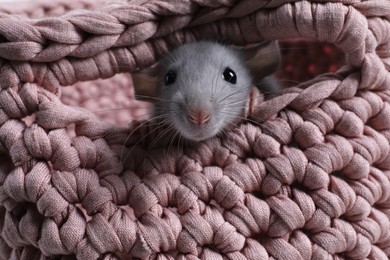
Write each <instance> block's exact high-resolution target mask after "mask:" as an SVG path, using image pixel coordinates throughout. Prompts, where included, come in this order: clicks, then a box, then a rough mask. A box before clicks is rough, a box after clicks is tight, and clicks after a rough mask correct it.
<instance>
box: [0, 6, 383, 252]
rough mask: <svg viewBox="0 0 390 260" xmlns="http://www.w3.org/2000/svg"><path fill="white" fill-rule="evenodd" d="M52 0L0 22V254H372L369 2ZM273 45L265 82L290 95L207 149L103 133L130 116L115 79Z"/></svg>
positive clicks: (379, 53) (374, 175)
mask: <svg viewBox="0 0 390 260" xmlns="http://www.w3.org/2000/svg"><path fill="white" fill-rule="evenodd" d="M67 2H68V4H67V3H66V2H65V1H61V2H57V3H58V4H57V5H56V8H59V9H57V10H60V11H58V12H51V10H53V8H54V6H55V5H54V4H53V5H51V6H53V7H50V8H47V9H45V8H43V9H42V8H41V9H40V10H41V11H39V12H37V13H36V15H32V14H33V13H34V10H37V9H36V8H38V6H37V5H31V6H29V7H23V8H26V9H23V12H24V13H25V15H21V13H23V12H21V11H18V10H17V8H14V9H10V8H8V9H7V10H8V11H6V13H2V14H0V35H1V37H0V79H1V80H0V89H1V91H0V162H1V163H0V203H1V208H0V220H1V221H0V223H1V225H0V227H1V239H0V257H1V258H2V259H52V258H56V259H57V258H58V259H75V258H77V259H132V258H141V259H173V258H175V259H199V258H200V259H388V257H389V256H390V221H389V218H390V199H389V197H390V180H389V178H390V172H389V170H390V157H389V149H390V146H389V140H390V106H389V94H390V93H389V89H390V73H389V69H390V5H389V2H388V1H387V0H371V1H360V0H332V1H329V2H326V1H325V0H324V1H316V2H307V1H296V2H295V1H287V0H275V1H269V0H259V1H253V0H241V1H234V0H202V1H193V0H180V1H174V0H169V1H166V0H153V1H145V0H134V1H130V2H128V3H127V2H125V1H122V2H116V3H111V4H108V5H105V6H100V7H97V6H88V5H83V4H81V7H83V8H98V9H95V10H74V11H71V10H69V11H67V10H68V9H72V8H73V7H72V6H70V4H69V3H70V2H71V1H67ZM79 2H80V3H84V2H85V1H81V0H79ZM42 5H43V2H42ZM75 8H78V7H77V6H76V7H75ZM1 10H5V9H3V8H1ZM42 10H43V11H42ZM46 12H47V13H48V15H49V16H48V17H45V18H43V17H44V16H45V13H46ZM64 12H66V13H65V14H63V15H60V14H61V13H64ZM30 17H35V18H36V17H38V18H37V19H32V18H30ZM289 38H301V39H305V41H298V42H289V41H287V42H284V43H282V46H284V47H282V53H283V58H284V63H283V65H282V71H281V72H280V73H281V74H279V77H280V78H282V79H286V80H287V79H290V80H293V81H304V80H305V82H302V83H301V84H299V85H297V84H295V83H291V82H289V83H288V81H282V82H284V83H286V84H287V83H288V85H289V86H291V87H289V88H286V89H284V90H283V91H282V92H281V93H280V94H277V95H275V96H273V97H270V98H268V99H267V100H265V101H264V102H262V103H260V105H259V106H258V107H257V108H256V109H255V111H254V112H253V113H252V114H251V115H250V118H249V119H250V120H247V121H245V122H241V123H240V124H238V125H237V127H235V128H233V129H231V130H229V131H227V132H226V136H225V137H224V138H219V137H215V138H212V139H210V140H207V141H204V142H201V143H199V144H198V145H195V146H192V147H189V146H184V147H182V148H180V149H175V148H174V147H172V146H170V147H169V149H167V147H159V146H150V145H151V144H152V143H153V142H154V141H153V140H154V138H153V136H152V135H151V133H152V129H153V125H150V124H148V123H135V121H133V123H132V124H131V126H130V127H128V126H125V127H123V126H120V125H121V124H123V123H124V121H126V120H128V121H130V120H131V119H134V118H140V119H141V120H143V116H144V115H143V113H144V112H145V106H146V104H145V103H142V102H139V101H134V99H133V97H134V93H133V90H132V88H131V78H130V76H129V75H128V74H120V73H121V72H131V71H135V70H136V69H139V68H144V67H147V66H149V65H151V64H153V63H154V62H155V61H156V60H158V59H159V58H160V57H161V56H162V55H163V54H165V53H166V52H167V51H168V50H170V49H172V48H174V47H175V46H178V45H180V44H182V43H185V42H190V41H195V40H198V39H225V40H227V41H229V42H232V43H234V44H237V45H246V44H251V43H258V42H262V41H264V40H265V39H268V40H270V39H271V40H273V39H279V40H282V39H289ZM308 40H311V41H314V42H317V41H327V42H329V43H332V44H331V45H329V44H317V43H314V42H311V41H308ZM333 45H334V46H336V47H337V49H334V48H333V47H331V46H333ZM289 46H290V47H291V46H295V47H296V49H297V50H294V48H293V47H291V48H290V49H289V48H288V47H289ZM299 46H301V47H299ZM302 46H303V47H304V48H305V49H307V50H306V51H302ZM299 49H300V50H299ZM300 52H301V53H303V55H299V53H300ZM294 53H295V54H294ZM332 53H333V54H332ZM340 53H341V54H343V55H340ZM336 54H339V55H336ZM344 58H345V59H344ZM326 60H328V62H326ZM331 65H332V66H331ZM297 71H298V72H297ZM324 72H329V73H324ZM323 73H324V74H323ZM316 74H321V75H318V76H317V77H314V75H316ZM310 77H314V78H312V79H310V80H308V78H310ZM82 81H83V82H82ZM74 84H75V85H74ZM65 86H68V87H65ZM114 103H115V104H116V105H118V107H120V106H125V107H128V109H125V110H123V109H118V107H117V108H115V107H112V104H114ZM100 109H101V110H106V112H107V111H110V112H109V113H108V115H106V116H101V117H100V113H99V111H98V110H100ZM122 111H124V112H122ZM104 119H107V120H104ZM108 119H111V123H110V122H108ZM127 123H128V122H125V125H126V124H127ZM157 134H158V130H157Z"/></svg>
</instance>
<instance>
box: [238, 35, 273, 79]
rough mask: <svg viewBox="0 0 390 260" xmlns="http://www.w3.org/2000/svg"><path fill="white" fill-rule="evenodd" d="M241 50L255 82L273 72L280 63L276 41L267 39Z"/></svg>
mask: <svg viewBox="0 0 390 260" xmlns="http://www.w3.org/2000/svg"><path fill="white" fill-rule="evenodd" d="M241 51H242V53H243V56H244V59H245V63H246V65H247V67H248V68H249V70H250V72H251V74H252V77H253V82H255V83H256V84H257V83H259V82H260V81H261V80H262V79H263V78H264V77H266V76H269V75H271V74H272V73H274V72H275V71H276V70H277V69H278V67H279V65H280V59H281V57H280V50H279V44H278V43H277V41H267V42H264V43H262V44H260V45H256V46H254V47H249V48H244V49H241Z"/></svg>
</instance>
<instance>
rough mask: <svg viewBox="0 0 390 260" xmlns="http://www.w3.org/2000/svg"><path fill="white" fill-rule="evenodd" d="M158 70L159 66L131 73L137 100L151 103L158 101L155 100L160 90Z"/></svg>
mask: <svg viewBox="0 0 390 260" xmlns="http://www.w3.org/2000/svg"><path fill="white" fill-rule="evenodd" d="M158 68H159V66H158V65H157V66H154V67H150V68H145V69H142V70H139V71H135V72H133V73H131V77H132V80H133V86H134V92H135V95H136V96H135V97H136V99H138V100H144V101H150V102H154V101H155V100H156V99H154V98H155V97H156V96H157V89H158V87H157V85H158V78H159V73H158ZM149 97H150V98H149Z"/></svg>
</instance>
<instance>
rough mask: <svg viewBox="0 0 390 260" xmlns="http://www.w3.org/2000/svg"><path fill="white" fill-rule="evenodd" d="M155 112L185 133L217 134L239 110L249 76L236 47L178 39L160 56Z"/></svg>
mask: <svg viewBox="0 0 390 260" xmlns="http://www.w3.org/2000/svg"><path fill="white" fill-rule="evenodd" d="M160 68H162V72H163V73H162V78H161V83H160V86H159V93H158V97H159V98H160V99H161V102H159V103H158V104H156V108H155V114H156V115H160V116H162V117H164V118H166V120H167V122H168V123H169V124H170V125H172V126H173V127H174V128H175V129H176V130H177V131H178V132H179V133H180V134H182V135H183V136H184V137H185V138H187V139H191V140H197V141H198V140H204V139H207V138H210V137H212V136H214V135H216V134H217V133H218V132H219V131H220V129H223V128H225V127H226V126H227V125H228V124H230V123H232V122H233V121H234V120H235V119H236V118H237V117H238V116H239V115H240V114H241V112H242V110H243V107H244V106H245V103H246V102H247V98H248V95H249V94H248V93H249V90H250V88H251V83H252V80H251V77H250V73H249V71H248V70H247V68H246V66H245V63H244V60H243V59H242V58H241V56H240V55H239V53H238V51H236V50H234V49H231V48H229V47H226V46H223V45H221V44H217V43H212V42H196V43H190V44H186V45H182V46H180V47H179V48H177V49H176V50H174V51H173V52H172V53H170V55H169V56H167V57H166V58H165V59H164V60H162V62H161V67H160Z"/></svg>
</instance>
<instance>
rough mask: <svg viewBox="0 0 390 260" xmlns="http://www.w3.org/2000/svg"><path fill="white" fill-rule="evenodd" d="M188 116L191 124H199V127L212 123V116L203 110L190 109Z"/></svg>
mask: <svg viewBox="0 0 390 260" xmlns="http://www.w3.org/2000/svg"><path fill="white" fill-rule="evenodd" d="M187 116H188V120H190V122H192V123H194V124H197V125H202V124H205V123H207V122H208V121H210V118H211V115H210V112H207V111H205V110H202V109H199V108H198V109H188V111H187Z"/></svg>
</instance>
